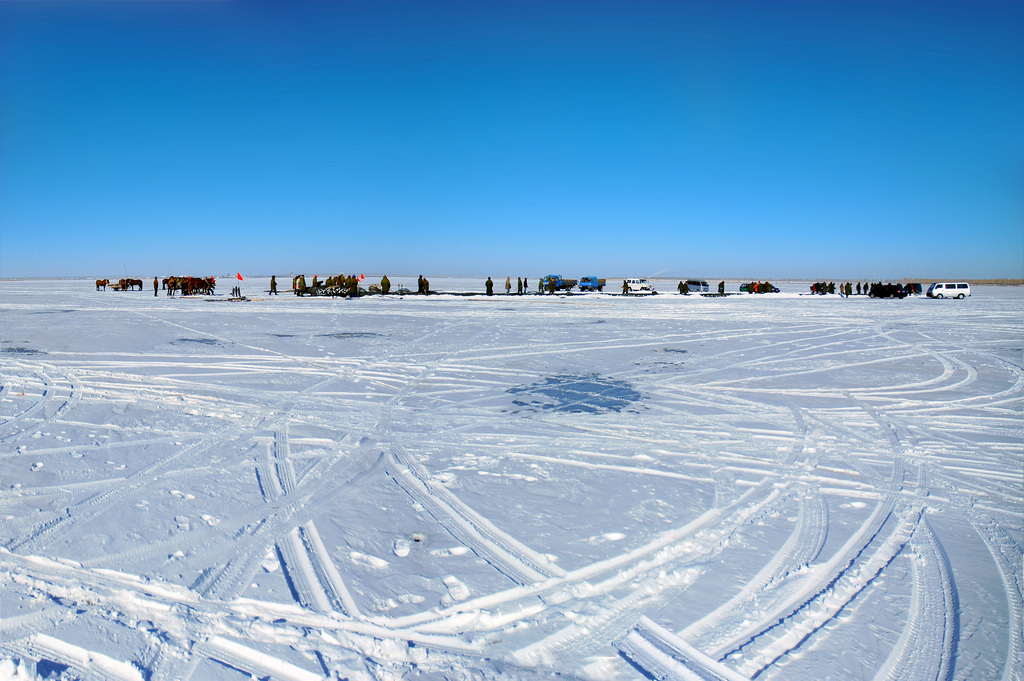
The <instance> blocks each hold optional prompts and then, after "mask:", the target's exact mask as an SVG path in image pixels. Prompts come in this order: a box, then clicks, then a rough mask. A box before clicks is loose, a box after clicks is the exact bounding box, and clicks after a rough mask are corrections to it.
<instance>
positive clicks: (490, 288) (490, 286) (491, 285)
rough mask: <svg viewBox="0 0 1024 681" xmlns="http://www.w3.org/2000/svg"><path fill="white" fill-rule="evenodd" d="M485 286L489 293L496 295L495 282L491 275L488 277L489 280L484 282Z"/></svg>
mask: <svg viewBox="0 0 1024 681" xmlns="http://www.w3.org/2000/svg"><path fill="white" fill-rule="evenodd" d="M484 288H486V289H487V295H489V296H493V295H494V282H493V281H491V278H490V277H487V281H485V282H484Z"/></svg>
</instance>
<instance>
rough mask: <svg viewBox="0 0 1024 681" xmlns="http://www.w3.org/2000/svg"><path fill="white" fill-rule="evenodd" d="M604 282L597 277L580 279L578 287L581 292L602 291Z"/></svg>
mask: <svg viewBox="0 0 1024 681" xmlns="http://www.w3.org/2000/svg"><path fill="white" fill-rule="evenodd" d="M604 281H605V280H604V279H598V278H597V277H580V283H579V287H580V290H581V291H603V290H604Z"/></svg>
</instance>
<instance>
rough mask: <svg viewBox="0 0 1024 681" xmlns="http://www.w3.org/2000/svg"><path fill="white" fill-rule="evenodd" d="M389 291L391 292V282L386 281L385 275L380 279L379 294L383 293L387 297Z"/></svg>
mask: <svg viewBox="0 0 1024 681" xmlns="http://www.w3.org/2000/svg"><path fill="white" fill-rule="evenodd" d="M390 290H391V280H390V279H388V275H386V274H385V275H384V276H383V277H381V279H380V292H381V293H383V294H384V295H387V294H388V291H390Z"/></svg>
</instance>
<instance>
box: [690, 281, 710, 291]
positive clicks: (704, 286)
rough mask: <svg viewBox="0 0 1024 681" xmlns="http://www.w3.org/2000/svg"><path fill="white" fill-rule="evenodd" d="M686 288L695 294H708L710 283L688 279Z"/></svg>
mask: <svg viewBox="0 0 1024 681" xmlns="http://www.w3.org/2000/svg"><path fill="white" fill-rule="evenodd" d="M686 287H687V288H688V289H690V291H692V292H693V293H707V292H708V282H706V281H704V280H703V279H687V280H686Z"/></svg>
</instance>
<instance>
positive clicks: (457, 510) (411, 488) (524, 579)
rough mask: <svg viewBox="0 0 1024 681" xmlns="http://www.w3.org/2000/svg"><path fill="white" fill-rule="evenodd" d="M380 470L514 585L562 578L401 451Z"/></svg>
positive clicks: (560, 571) (549, 564)
mask: <svg viewBox="0 0 1024 681" xmlns="http://www.w3.org/2000/svg"><path fill="white" fill-rule="evenodd" d="M384 470H385V472H386V473H387V474H388V476H390V477H391V479H392V480H394V481H395V483H397V484H398V486H399V487H401V488H402V489H403V490H405V491H406V493H407V494H408V495H409V496H410V497H412V498H413V499H414V500H415V501H417V502H418V503H420V504H422V505H423V506H424V508H426V509H427V512H428V513H430V515H431V516H433V517H434V519H435V520H437V521H438V522H439V523H440V524H441V526H442V527H444V528H445V529H446V530H447V531H448V532H449V533H451V535H452V536H453V537H455V538H456V539H458V540H459V541H460V542H462V543H463V544H464V545H465V546H467V547H469V549H470V550H471V551H473V553H475V554H477V555H478V556H480V557H481V558H482V559H484V560H485V561H487V562H488V563H490V564H491V565H493V566H494V568H495V569H497V570H498V571H499V572H501V573H502V574H503V575H505V576H506V577H508V578H509V579H511V580H512V581H514V582H515V583H516V584H520V585H526V584H531V583H534V582H540V581H543V580H545V579H548V578H550V577H562V576H564V575H565V571H564V570H563V569H562V568H560V567H558V566H557V565H555V564H554V563H552V562H550V561H549V560H548V559H547V558H546V557H545V556H543V555H541V554H540V553H538V552H536V551H534V550H533V549H531V548H529V547H527V546H526V545H525V544H522V543H521V542H519V541H518V540H516V539H514V538H512V537H511V536H510V535H508V534H507V533H505V532H503V531H502V530H500V529H498V528H497V527H495V525H494V524H493V523H491V521H490V520H487V519H486V518H484V517H483V516H481V515H480V514H478V513H477V512H476V511H473V510H472V509H471V508H470V507H469V506H467V505H465V504H464V503H463V502H461V501H459V499H458V498H457V497H456V496H455V495H454V494H452V493H451V492H449V491H448V490H447V489H445V488H444V487H443V486H442V485H440V484H438V483H435V482H433V481H432V480H430V476H429V474H428V473H427V472H426V470H425V469H424V468H423V467H422V466H420V465H418V464H416V463H414V462H413V461H412V460H411V458H410V457H409V456H408V455H407V454H405V452H404V451H403V450H402V449H401V448H398V447H392V449H391V451H390V452H389V453H388V457H387V459H386V461H385V465H384Z"/></svg>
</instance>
